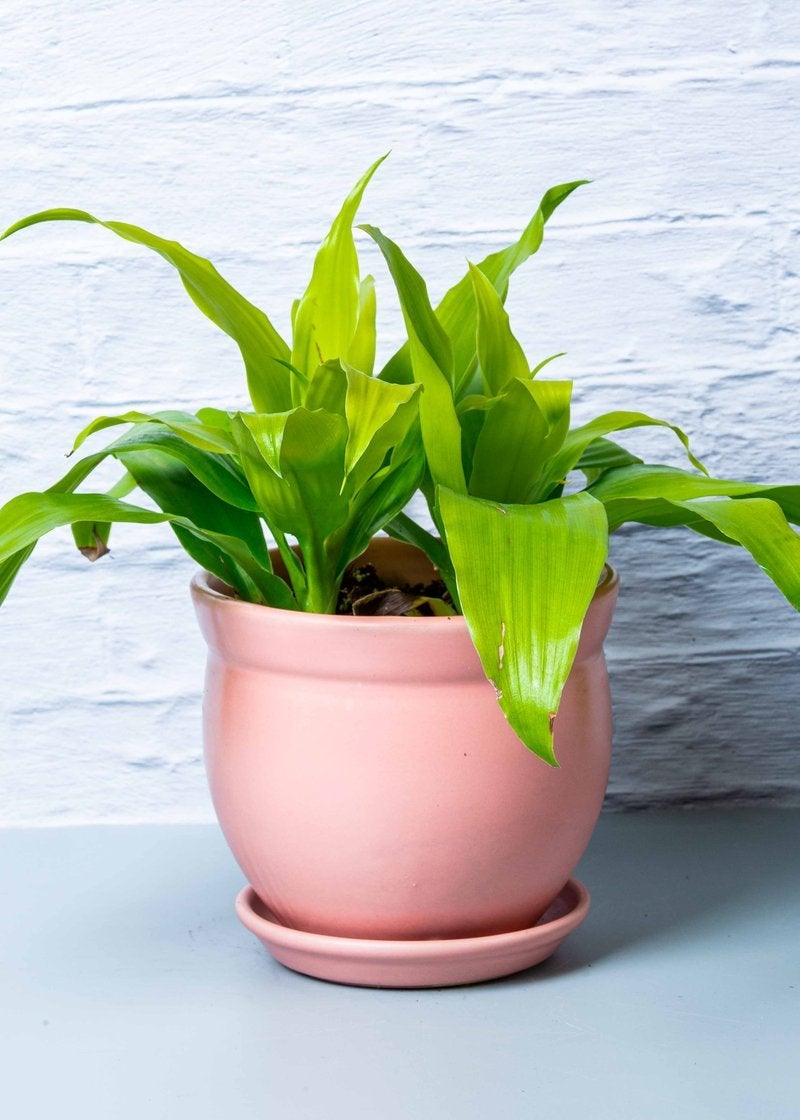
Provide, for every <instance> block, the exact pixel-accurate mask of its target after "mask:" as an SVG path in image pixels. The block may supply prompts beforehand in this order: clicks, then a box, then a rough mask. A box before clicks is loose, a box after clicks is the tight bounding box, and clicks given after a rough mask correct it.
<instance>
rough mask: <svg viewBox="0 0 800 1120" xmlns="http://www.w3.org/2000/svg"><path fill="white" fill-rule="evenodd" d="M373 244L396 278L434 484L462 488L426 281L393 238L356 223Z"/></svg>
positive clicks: (446, 354)
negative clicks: (417, 386) (376, 245)
mask: <svg viewBox="0 0 800 1120" xmlns="http://www.w3.org/2000/svg"><path fill="white" fill-rule="evenodd" d="M361 229H363V230H365V231H366V232H367V233H368V234H369V235H370V237H372V238H373V239H374V240H375V241H376V242H377V244H378V246H379V248H380V250H381V252H382V253H383V255H384V257H385V258H386V263H387V264H388V266H389V271H390V272H391V274H392V278H393V280H394V282H395V286H396V288H397V292H398V295H399V297H400V306H401V308H402V311H403V318H404V320H405V325H406V330H407V331H408V340H409V347H410V355H411V365H412V369H413V380H415V381H416V382H417V383H418V384H420V385H421V386H422V389H423V392H422V396H421V399H420V404H419V412H420V424H421V426H422V440H423V443H424V445H425V453H426V455H427V458H428V464H429V467H430V471H431V475H432V476H433V479H434V481H435V482H438V483H441V484H442V485H445V486H449V487H450V488H452V489H453V490H457V491H460V492H462V493H463V492H465V491H466V480H465V478H464V470H463V467H462V464H461V428H460V426H459V423H458V417H457V415H456V410H455V404H454V402H453V396H452V389H451V378H452V368H453V364H452V353H451V349H450V342H449V340H448V338H447V335H446V334H445V332H444V331H443V329H442V327H441V324H440V323H439V321H438V319H437V318H436V315H435V313H434V311H433V308H432V307H431V304H430V300H429V299H428V289H427V287H426V286H425V281H424V280H423V279H422V277H421V276H420V274H419V273H418V272H417V270H416V269H415V268H414V266H413V265H412V264H411V263H410V262H409V261H408V260H407V259H406V257H405V256H404V255H403V253H402V251H401V250H400V249H399V248H398V246H397V245H395V243H394V242H393V241H390V239H389V238H388V237H385V236H384V234H382V233H381V231H380V230H379V229H376V228H375V227H374V226H361Z"/></svg>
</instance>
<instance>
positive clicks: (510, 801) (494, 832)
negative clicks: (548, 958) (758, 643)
mask: <svg viewBox="0 0 800 1120" xmlns="http://www.w3.org/2000/svg"><path fill="white" fill-rule="evenodd" d="M368 555H369V559H370V560H371V561H372V562H373V563H375V564H376V567H378V569H379V570H380V571H381V572H382V574H384V575H385V576H387V577H389V578H390V579H393V578H396V577H397V575H398V574H399V573H400V572H402V573H403V574H404V575H405V578H406V579H410V581H411V582H416V581H417V580H420V579H428V578H430V574H431V569H430V565H429V564H428V561H427V560H426V559H425V557H424V556H422V554H421V553H418V552H417V551H416V550H415V549H411V548H409V547H408V546H405V545H401V544H398V543H397V542H394V541H391V540H388V539H377V540H375V541H373V543H372V545H371V546H370V549H369V553H368ZM192 594H193V597H194V602H195V608H196V610H197V614H198V617H199V620H200V625H201V627H202V631H203V634H204V636H205V639H206V641H207V642H208V646H209V661H208V674H207V680H206V694H205V706H204V724H205V752H206V766H207V771H208V777H209V782H210V786H211V793H212V797H213V800H214V806H215V808H216V811H217V815H218V817H219V820H220V823H221V825H222V829H223V831H224V833H225V836H226V838H227V840H228V843H229V844H230V846H231V849H232V850H233V853H234V855H235V856H236V859H237V860H238V862H239V864H240V866H241V868H242V870H243V871H244V873H245V875H246V876H247V878H248V880H249V881H250V883H251V884H252V885H253V887H254V888H255V890H256V892H257V894H258V895H259V896H260V898H261V899H262V900H263V901H264V902H265V903H266V904H267V906H268V907H269V909H270V910H271V911H272V913H273V915H275V917H276V918H277V919H278V921H280V922H281V923H283V924H284V925H288V926H291V927H293V928H294V929H298V930H305V931H308V932H311V933H327V934H334V935H338V936H344V937H362V938H379V939H423V938H455V937H472V936H479V935H485V934H495V933H504V932H507V931H510V930H519V929H524V928H527V927H529V926H531V925H532V924H533V923H534V922H535V921H536V920H537V918H538V917H539V916H540V915H541V914H542V913H543V912H544V911H545V910H546V909H547V907H548V905H549V904H550V903H551V902H552V901H553V899H554V898H555V897H556V896H557V895H558V893H559V891H560V890H561V888H562V887H563V886H564V884H565V883H566V881H567V879H568V878H569V876H570V873H571V872H572V870H573V868H574V867H575V865H576V863H577V862H578V860H579V859H580V857H581V855H582V853H583V851H584V849H585V848H586V845H587V843H588V841H589V837H590V836H591V833H592V830H593V828H594V825H595V822H596V820H597V816H598V813H599V811H600V806H601V803H602V800H603V794H604V791H605V788H606V782H607V778H608V768H609V763H610V756H611V704H610V695H609V687H608V676H607V673H606V666H605V661H604V658H603V650H602V643H603V639H604V637H605V635H606V632H607V630H608V627H609V624H610V622H611V614H612V611H613V608H614V603H615V600H616V595H617V577H616V575H615V574H614V573H612V572H610V571H608V572H607V573H606V575H605V577H604V579H603V580H602V582H601V584H600V585H599V587H598V590H597V594H596V595H595V598H594V600H593V602H592V605H591V607H590V609H589V614H588V616H587V619H586V622H585V623H584V627H583V632H582V635H581V641H580V647H579V649H578V654H577V658H576V661H575V664H574V666H573V669H572V672H571V674H570V677H569V681H568V682H567V686H566V689H565V692H564V697H563V701H562V704H561V709H560V711H559V714H558V717H557V719H556V723H555V744H556V753H557V755H558V758H559V760H560V763H561V766H560V768H559V769H553V768H551V767H549V766H548V765H547V764H546V763H544V762H542V761H541V759H539V758H537V757H536V756H535V755H533V754H531V753H530V751H528V750H527V749H526V748H525V747H524V746H523V745H522V743H521V742H520V741H519V739H518V738H517V736H516V735H515V734H514V732H513V731H512V730H511V728H510V727H509V725H508V724H507V722H506V720H505V718H504V717H503V715H502V713H501V711H500V709H499V708H498V706H497V703H496V700H495V695H494V690H493V688H492V686H491V685H490V684H489V683H488V682H487V680H486V678H485V676H484V673H483V670H482V668H481V664H480V661H479V660H478V656H477V654H476V653H475V650H474V648H473V646H472V643H471V641H470V638H469V634H468V632H467V628H466V625H465V623H464V620H463V618H460V617H454V618H375V617H368V618H342V617H334V616H328V615H312V614H301V613H299V612H293V611H281V610H275V609H273V608H270V607H262V606H257V605H254V604H251V603H242V602H239V601H237V600H235V599H233V598H232V597H231V595H230V594H229V593H227V591H226V589H225V588H224V586H223V585H221V584H220V583H219V582H218V581H216V580H215V579H214V577H213V576H209V575H208V574H207V573H201V574H199V575H197V576H196V577H195V579H194V580H193V583H192Z"/></svg>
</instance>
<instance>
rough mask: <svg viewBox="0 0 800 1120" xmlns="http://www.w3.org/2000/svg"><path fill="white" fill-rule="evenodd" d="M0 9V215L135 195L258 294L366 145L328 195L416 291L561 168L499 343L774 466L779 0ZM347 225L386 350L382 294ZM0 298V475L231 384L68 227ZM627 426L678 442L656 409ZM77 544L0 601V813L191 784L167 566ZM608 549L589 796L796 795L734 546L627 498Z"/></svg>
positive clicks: (395, 328) (780, 366)
mask: <svg viewBox="0 0 800 1120" xmlns="http://www.w3.org/2000/svg"><path fill="white" fill-rule="evenodd" d="M0 36H2V42H3V58H2V63H0V102H1V103H2V104H3V106H4V128H3V131H2V134H1V135H0V159H2V164H3V188H4V190H3V200H2V210H3V214H2V215H0V225H5V224H6V222H11V221H13V220H15V219H17V218H18V217H20V216H22V215H24V214H27V213H30V212H32V211H35V210H37V209H41V208H44V207H47V206H52V205H74V206H80V207H85V208H88V209H90V210H93V211H94V212H96V213H97V214H98V215H99V216H101V217H110V218H120V219H127V220H129V221H133V222H137V221H138V222H139V223H141V224H143V225H145V226H147V227H149V228H152V229H153V230H154V231H156V232H158V233H161V234H163V235H165V236H171V237H176V238H178V239H179V240H182V241H183V242H184V243H185V244H187V245H188V246H189V247H190V248H192V249H194V250H195V251H197V252H201V253H204V254H207V255H209V256H211V257H212V258H213V259H214V260H215V262H216V263H217V264H218V265H219V266H220V268H221V270H222V271H223V272H224V273H225V274H226V275H227V276H228V277H229V278H230V279H231V281H232V282H234V283H235V284H237V285H239V286H240V287H241V288H242V290H243V291H244V292H245V293H246V294H247V295H248V296H249V297H250V298H251V299H252V300H254V301H255V302H256V303H258V304H259V305H261V306H263V307H265V309H267V310H268V311H269V313H270V314H271V316H272V317H273V318H274V320H275V321H276V323H277V324H278V325H280V326H282V327H283V326H285V323H286V320H287V318H288V311H289V306H290V304H291V300H292V298H293V297H294V296H296V295H297V294H298V293H299V292H300V291H301V290H302V288H303V287H304V285H305V282H306V280H307V277H308V272H309V268H310V264H311V254H312V252H313V248H314V246H315V245H316V244H317V242H318V241H319V239H320V238H321V236H322V235H323V233H324V231H325V229H326V226H327V223H328V222H329V221H330V218H331V216H332V214H333V212H334V211H335V209H336V208H337V207H338V205H339V203H340V201H341V198H342V197H343V195H344V194H345V192H346V191H347V189H348V188H349V186H350V185H351V183H352V182H353V181H354V180H355V178H356V176H357V175H358V174H359V173H360V172H361V171H362V170H363V169H364V168H365V167H366V166H367V164H368V163H370V162H371V161H372V160H373V159H374V158H375V157H376V155H378V154H379V153H381V152H383V151H386V150H387V149H388V148H389V147H391V148H392V149H393V155H392V157H391V159H390V160H389V162H388V163H387V164H386V165H385V167H384V168H383V169H382V170H381V172H380V173H379V176H378V177H377V179H376V180H375V182H374V183H373V185H372V186H371V187H370V190H369V193H368V195H367V198H366V200H365V204H364V209H363V215H364V218H365V219H369V220H370V221H373V222H376V223H377V224H379V225H381V226H382V227H383V228H385V229H386V231H387V232H388V233H390V234H391V235H392V236H394V237H396V238H397V239H398V240H399V241H400V242H401V243H402V244H403V245H404V247H406V248H407V250H408V252H409V254H410V256H411V257H412V259H413V260H414V261H415V263H417V265H418V266H419V267H420V268H421V269H422V271H423V272H424V273H425V274H426V276H428V277H429V278H430V283H431V288H432V291H433V292H434V294H438V293H440V292H441V291H442V290H443V289H444V288H445V287H446V286H447V285H448V283H450V282H452V280H453V279H454V278H455V277H456V276H457V275H459V274H460V273H461V271H462V270H463V267H464V257H465V255H468V256H470V257H471V258H474V259H479V258H480V257H481V256H482V255H483V254H484V253H486V252H488V251H490V250H491V249H493V248H495V247H496V246H497V245H499V244H501V243H503V242H505V241H506V240H508V239H509V238H511V237H513V236H514V234H515V233H516V231H517V230H518V229H519V228H520V227H521V225H522V224H523V223H524V222H525V221H526V220H527V218H528V217H529V215H530V213H531V212H532V209H533V208H534V206H535V204H536V202H537V200H538V197H539V195H540V194H541V192H542V191H543V190H544V189H545V188H546V187H547V186H550V185H551V184H552V183H554V182H557V181H563V180H565V179H568V178H577V177H583V176H587V177H590V178H592V179H594V183H593V184H592V185H591V186H589V187H586V188H583V189H582V190H581V191H580V192H578V194H577V195H576V196H574V198H572V199H570V201H569V202H568V203H567V204H566V205H565V207H564V208H563V209H562V210H560V211H559V212H558V214H557V215H556V217H555V218H554V220H553V223H552V225H551V227H550V229H549V231H548V237H547V240H546V243H545V246H544V248H543V250H542V253H541V255H540V257H539V259H538V260H537V261H535V262H532V263H531V264H530V265H529V266H528V267H527V269H525V270H524V272H523V273H521V274H520V275H519V277H518V278H517V279H516V280H515V283H514V285H513V289H512V294H511V297H510V301H509V306H510V308H511V311H512V315H513V321H514V323H515V326H516V329H517V332H518V334H519V335H520V337H521V339H522V340H523V342H524V343H525V345H526V347H528V348H529V349H530V352H531V354H532V355H537V356H544V355H545V354H548V353H552V352H554V351H556V350H564V349H565V350H567V351H568V356H567V358H565V359H562V362H561V365H560V372H561V373H562V374H563V375H564V376H573V377H574V378H575V380H576V415H577V416H578V417H580V418H585V417H587V416H589V415H591V414H593V413H597V412H600V411H604V410H607V409H611V408H617V407H623V408H624V407H629V408H630V407H634V408H635V407H639V408H643V409H645V410H647V411H650V412H652V413H654V414H656V415H659V416H664V417H666V418H668V419H671V420H675V421H677V422H679V423H681V424H682V425H684V426H685V427H686V428H687V429H688V430H689V431H690V432H691V434H692V436H693V439H694V441H695V444H696V447H697V449H698V451H699V452H700V454H701V455H703V456H704V457H705V458H706V460H707V462H708V464H709V466H710V467H711V469H712V470H713V471H714V472H715V473H718V474H720V475H727V476H734V477H736V476H738V477H751V478H756V479H760V480H765V481H766V480H770V479H772V480H775V481H782V482H789V481H800V469H799V466H800V454H798V453H799V452H800V434H798V433H800V403H798V401H800V395H799V394H798V392H797V376H798V365H799V364H800V350H799V348H798V330H799V329H800V326H799V324H798V305H799V304H800V299H799V295H800V293H799V292H798V273H800V268H799V267H798V244H799V243H800V206H798V202H797V193H796V185H797V182H798V181H800V146H799V145H798V142H797V100H798V89H799V88H800V9H798V7H797V5H794V4H788V3H784V2H780V0H774V2H772V3H770V2H767V3H762V2H761V0H734V2H732V3H730V4H727V5H725V6H723V7H720V6H714V5H710V4H700V5H695V6H694V7H693V8H692V9H691V12H689V11H688V9H687V12H686V13H680V11H679V10H678V9H676V7H675V5H674V4H667V3H654V4H649V5H635V4H630V3H626V2H624V0H612V2H610V3H605V2H604V3H600V2H588V3H586V2H584V3H581V4H574V5H570V4H567V5H564V4H559V5H556V4H554V3H542V4H538V3H537V4H534V3H531V2H527V0H526V2H522V3H520V2H513V0H498V2H496V3H494V4H492V5H491V6H490V7H487V6H486V5H463V4H457V3H455V2H453V0H449V2H445V3H443V4H439V5H436V6H431V5H430V4H429V3H427V2H425V3H423V2H422V0H411V2H410V3H407V4H404V5H402V6H398V5H396V4H392V3H389V0H378V2H376V3H372V4H366V3H363V4H355V5H350V6H346V7H342V5H340V4H333V3H332V2H329V0H326V2H324V3H319V2H318V0H299V2H293V3H291V4H289V3H288V2H286V0H280V2H276V3H270V4H268V5H265V6H262V7H258V6H257V5H254V4H251V3H245V2H244V0H232V2H231V3H229V4H226V5H225V6H224V7H220V6H219V5H213V4H210V3H207V2H200V0H190V2H188V3H185V4H181V5H178V6H175V5H173V6H170V5H166V6H165V5H163V4H158V3H155V2H154V0H148V2H141V0H136V2H135V3H134V2H133V0H131V2H128V3H125V2H123V3H113V4H112V3H110V2H109V0H82V2H81V3H79V4H78V5H72V6H68V5H60V4H54V3H51V2H44V0H41V2H38V3H36V2H34V3H24V4H23V3H22V2H21V0H9V2H7V3H6V4H5V5H4V6H3V9H2V12H0ZM364 255H365V261H366V262H367V264H368V267H369V268H371V269H372V270H374V271H375V272H376V275H377V276H378V279H379V286H380V287H379V299H381V298H382V304H381V321H382V326H383V330H384V355H388V353H389V352H390V351H391V349H392V347H393V344H394V343H395V342H396V340H397V339H398V338H399V336H400V329H401V327H400V317H399V314H398V312H397V309H396V306H395V305H394V301H393V297H392V296H391V291H390V283H389V281H388V278H387V276H386V272H385V269H384V267H383V265H382V263H381V260H380V258H379V255H378V254H377V251H376V250H375V248H374V246H372V245H371V244H369V243H367V242H365V245H364ZM0 293H1V295H2V298H1V299H0V348H1V352H2V355H3V362H2V371H3V372H2V389H3V392H2V394H0V500H5V498H7V497H9V496H11V495H13V494H15V493H17V492H18V491H20V490H23V489H31V488H39V487H43V486H46V485H48V484H50V483H51V482H52V481H53V480H54V479H55V478H56V477H58V475H59V474H60V473H62V472H63V470H64V469H65V462H64V459H63V453H64V452H66V451H67V450H68V448H69V446H70V444H71V441H72V438H73V436H74V434H75V432H76V431H77V430H78V429H79V428H80V427H81V426H82V425H83V424H84V423H85V422H86V421H87V420H88V419H90V418H91V417H92V416H94V415H95V414H97V413H100V412H109V411H116V410H123V409H125V408H127V407H130V406H137V405H138V406H142V407H148V406H151V405H152V406H160V405H167V404H172V405H176V406H179V407H196V406H198V405H200V404H203V403H213V404H217V405H222V406H233V405H237V404H240V403H242V402H243V400H244V397H243V392H244V381H243V377H242V374H241V368H240V361H239V357H238V353H237V350H236V347H235V345H234V344H233V343H232V342H231V341H230V340H228V339H227V338H226V337H225V336H224V335H222V334H220V333H219V332H217V331H216V330H215V329H214V328H213V327H212V326H211V325H210V324H208V323H207V322H205V321H204V320H203V319H202V317H201V316H200V315H199V314H198V313H197V311H196V310H195V309H194V308H193V307H192V305H191V304H190V303H189V302H188V300H187V299H186V297H185V295H184V293H183V291H182V289H181V286H180V283H179V282H178V280H177V278H176V277H175V276H174V275H173V274H172V272H171V271H170V270H169V268H168V266H166V265H165V264H163V263H162V262H161V261H159V260H158V259H156V258H153V257H150V256H148V255H146V254H145V252H144V251H143V250H138V249H136V248H134V247H132V246H128V245H125V244H123V243H122V242H119V241H118V240H116V239H114V238H113V237H112V236H111V234H108V233H106V232H105V231H102V230H95V229H91V228H90V227H87V226H80V227H77V226H76V227H74V228H73V227H66V226H65V227H59V226H49V227H43V228H39V229H33V230H28V231H25V232H24V233H23V234H21V235H19V237H17V238H14V239H12V240H11V241H9V242H5V243H3V245H2V246H0ZM554 369H555V367H554ZM627 442H629V443H631V445H634V446H636V447H637V448H642V449H646V450H647V452H648V454H652V455H654V456H655V457H657V458H658V459H660V460H661V461H667V462H680V461H681V455H680V448H679V447H678V446H677V445H676V444H675V441H674V440H672V438H671V437H670V436H669V435H668V434H665V433H647V434H644V433H643V434H642V435H641V436H632V437H631V438H630V440H628V441H627ZM112 476H113V471H109V472H106V475H105V476H104V477H105V478H106V479H107V480H108V479H110V478H111V477H112ZM112 545H113V555H112V557H111V558H108V559H106V560H104V561H103V562H101V563H100V564H98V565H96V566H94V567H90V566H88V565H87V564H86V563H85V562H84V561H83V560H82V559H81V558H80V557H77V556H75V555H74V553H73V552H72V550H71V539H70V537H69V534H68V533H62V534H55V535H54V536H53V538H52V539H48V540H46V541H44V542H42V544H41V545H40V547H39V549H38V550H37V553H36V557H35V559H34V560H33V561H32V562H31V564H30V565H29V566H28V568H27V569H26V570H25V571H24V572H23V575H22V577H21V578H20V580H19V582H18V584H17V586H16V587H15V589H14V591H13V592H12V594H11V596H10V598H9V600H8V602H7V604H6V605H5V606H4V607H3V609H2V614H0V658H2V663H3V666H4V669H3V672H4V678H3V679H4V688H3V690H2V693H1V694H0V736H1V737H2V748H1V749H0V790H2V798H1V799H0V800H1V803H2V806H3V807H2V810H0V821H7V822H17V821H19V822H32V823H47V822H52V821H56V820H58V821H85V820H103V819H113V820H130V821H133V820H164V821H170V820H198V819H206V818H208V817H209V816H210V814H211V810H210V805H209V801H208V796H207V793H206V792H205V787H204V782H203V777H202V772H201V766H200V763H199V758H200V753H199V752H200V747H199V697H200V689H201V678H202V662H203V656H204V654H203V648H202V642H201V640H200V637H199V635H198V633H197V630H196V627H195V624H194V620H193V618H192V614H191V610H190V607H189V602H188V596H187V592H186V584H187V581H188V578H189V574H190V572H191V570H192V564H191V562H190V561H188V560H187V559H186V558H185V557H184V556H183V555H182V554H181V552H180V550H179V549H178V548H177V547H176V546H175V545H174V544H173V543H172V539H171V536H170V533H169V531H168V530H167V529H165V528H158V527H147V528H144V527H136V526H130V527H120V528H118V529H115V531H114V534H113V537H112ZM613 556H614V558H615V561H616V562H617V563H618V564H619V566H620V568H621V570H622V579H623V596H622V600H621V604H620V609H619V615H618V619H617V622H616V624H615V627H614V630H613V632H612V636H611V639H610V642H609V659H610V663H611V666H612V673H613V678H614V682H615V687H616V694H617V704H616V707H617V715H618V733H617V748H616V758H615V765H614V772H613V775H612V783H611V789H610V797H611V799H612V802H613V804H615V805H625V804H637V805H638V804H643V803H653V802H658V801H659V800H661V801H668V802H674V801H679V802H680V801H693V800H698V799H699V800H702V799H712V800H713V799H720V800H734V799H739V800H742V799H744V800H747V799H752V800H768V801H771V802H774V803H776V804H777V803H788V802H789V801H792V800H797V799H798V785H799V784H800V770H799V769H798V762H797V751H796V745H797V734H796V714H797V705H796V701H795V696H796V693H797V680H798V677H797V673H798V654H799V653H800V621H799V620H798V619H797V617H796V616H795V615H793V613H792V611H791V610H790V608H789V607H788V606H787V605H786V604H785V603H784V602H783V601H782V599H781V597H780V595H778V593H777V592H776V591H775V590H774V589H773V588H772V587H771V585H770V584H769V583H768V581H766V580H765V579H764V578H763V577H762V576H761V575H760V573H758V572H757V570H756V569H755V566H754V565H753V564H752V562H751V561H750V560H749V558H748V557H747V556H746V555H744V554H743V553H741V551H739V550H735V549H729V550H726V549H724V548H722V547H720V546H715V545H713V544H711V543H709V542H706V541H703V540H699V539H694V538H692V537H691V536H689V535H688V534H681V533H680V532H677V531H676V532H670V533H659V532H657V531H654V530H653V531H650V530H647V529H640V528H630V529H626V530H624V531H623V532H622V533H620V534H619V535H618V538H617V539H616V540H615V541H614V549H613Z"/></svg>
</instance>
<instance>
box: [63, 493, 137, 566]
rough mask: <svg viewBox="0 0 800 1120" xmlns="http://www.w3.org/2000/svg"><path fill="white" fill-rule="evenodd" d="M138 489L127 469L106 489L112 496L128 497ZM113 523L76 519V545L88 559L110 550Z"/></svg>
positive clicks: (96, 558) (95, 557)
mask: <svg viewBox="0 0 800 1120" xmlns="http://www.w3.org/2000/svg"><path fill="white" fill-rule="evenodd" d="M135 489H136V479H135V478H134V477H133V475H131V473H130V472H129V471H125V473H124V475H123V476H122V478H120V479H119V480H118V481H117V482H115V483H114V485H113V486H112V487H111V488H110V489H109V490H106V494H107V495H108V497H110V498H127V496H128V494H130V493H132V491H134V490H135ZM110 536H111V524H110V522H108V521H103V522H99V521H76V522H75V524H74V525H73V526H72V539H73V540H74V541H75V547H76V548H77V549H78V551H79V552H80V553H82V554H83V555H84V556H85V557H86V559H87V560H92V561H94V560H99V559H100V557H101V556H105V554H106V553H107V552H108V541H109V538H110Z"/></svg>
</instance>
